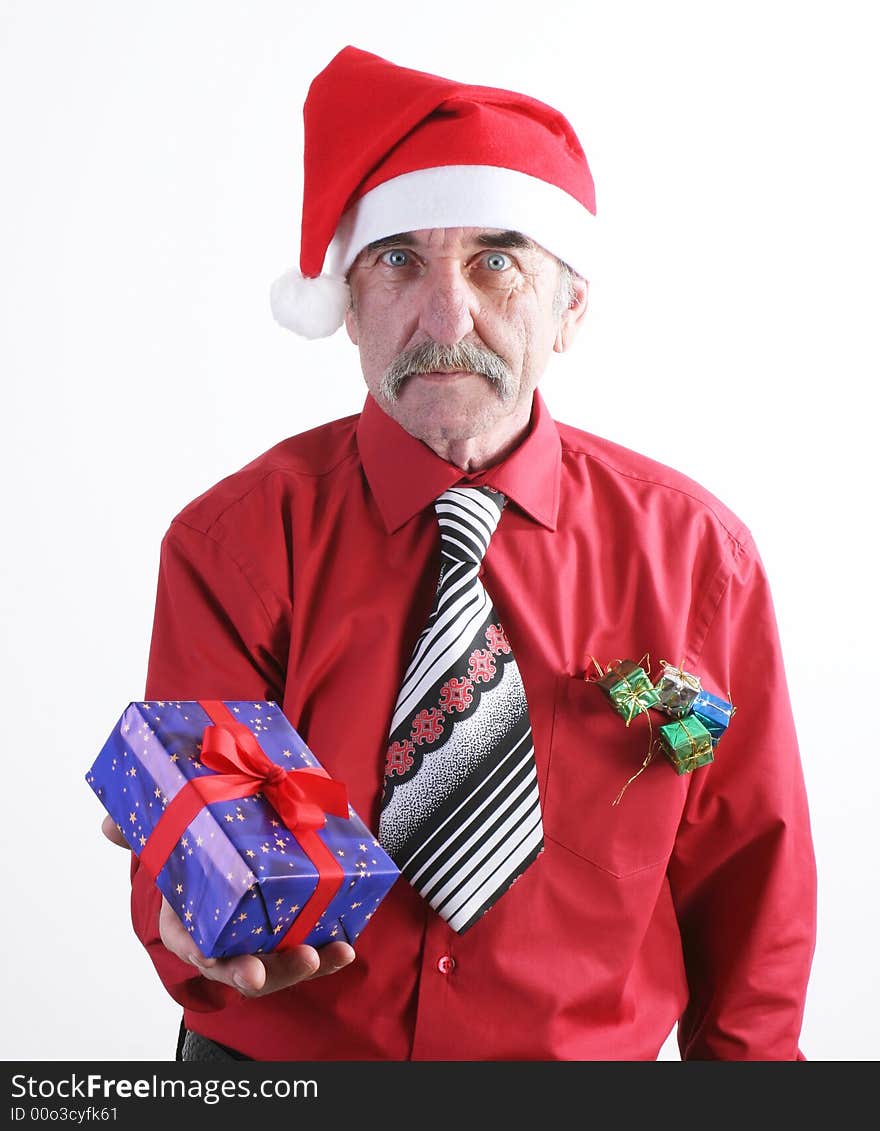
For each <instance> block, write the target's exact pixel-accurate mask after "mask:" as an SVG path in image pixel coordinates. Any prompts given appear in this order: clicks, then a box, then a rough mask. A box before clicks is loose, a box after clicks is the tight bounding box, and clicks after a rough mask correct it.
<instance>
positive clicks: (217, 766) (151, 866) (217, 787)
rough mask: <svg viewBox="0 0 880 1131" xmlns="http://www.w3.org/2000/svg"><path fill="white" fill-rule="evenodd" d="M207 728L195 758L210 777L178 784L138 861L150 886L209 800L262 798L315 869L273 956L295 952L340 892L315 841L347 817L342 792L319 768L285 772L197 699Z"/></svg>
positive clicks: (214, 704)
mask: <svg viewBox="0 0 880 1131" xmlns="http://www.w3.org/2000/svg"><path fill="white" fill-rule="evenodd" d="M199 706H200V707H201V708H202V710H203V711H204V712H205V713H206V714H207V715H208V717H209V718H210V719H211V721H212V722H213V724H214V725H213V726H206V727H205V730H204V734H203V736H202V753H201V760H202V762H203V764H204V765H206V766H208V767H209V769H212V770H215V771H216V773H214V774H212V775H211V776H210V777H204V778H195V779H193V780H191V781H188V782H187V783H186V784H185V785H183V786H182V787H181V788H180V790H178V792H177V793H176V794H175V796H174V797H173V798H172V800H171V801H170V802H169V803H168V805H167V806H166V808H165V812H164V813H163V814H162V816H161V817H160V818H159V820H158V821H157V822H156V826H155V828H154V829H153V831H152V833H151V834H150V836H149V838H148V839H147V843H146V844H145V845H144V848H143V851H142V852H141V853H140V856H139V860H140V863H141V865H142V867H144V868H146V870H147V872H148V873H149V874H150V876H152V878H153V879H154V880H155V879H156V878H157V877H158V875H159V873H160V872H161V871H162V869H163V868H164V866H165V862H166V861H167V859H168V857H169V856H170V855H171V852H172V851H173V849H174V846H175V845H176V844H177V842H178V841H179V840H180V838H181V836H183V833H184V832H185V831H186V829H187V827H188V826H189V824H190V822H191V821H192V820H193V819H194V818H195V817H196V816H197V814H198V813H199V812H200V811H201V810H202V808H203V807H204V806H205V805H209V804H210V803H211V802H213V801H233V800H235V799H236V798H239V797H252V796H253V795H254V794H255V793H262V794H263V795H264V796H265V798H266V800H267V801H268V802H269V804H270V805H271V806H272V808H273V809H274V810H275V811H276V813H277V814H278V816H279V817H280V818H281V820H282V821H283V823H284V824H285V825H286V827H287V829H288V830H289V831H290V832H291V833H293V836H294V838H295V839H296V841H297V843H298V844H299V845H300V847H301V848H302V850H303V851H304V852H305V854H306V856H307V857H308V858H309V859H310V860H311V862H312V863H313V864H314V865H315V868H316V869H317V871H318V884H317V887H316V888H315V890H314V891H313V892H312V894H311V896H310V897H309V899H308V900H307V902H306V903H305V905H304V906H303V908H302V910H301V911H300V913H299V915H298V916H297V917H296V919H294V921H293V923H291V925H290V927H289V928H288V930H287V932H286V933H285V935H284V937H283V938H282V940H281V941H280V942H279V944H278V946H276V947H274V948H273V949H274V950H286V949H288V948H289V947H292V946H296V945H297V944H298V943H301V942H302V940H303V939H304V938H305V937H306V935H308V933H309V931H311V929H312V927H314V925H315V923H317V921H318V919H320V917H321V915H323V913H324V912H325V911H326V910H327V908H328V907H329V905H330V903H331V902H332V900H333V897H334V896H335V895H336V893H337V891H338V890H339V888H340V887H341V886H342V881H343V880H344V878H345V873H344V871H343V870H342V867H341V865H340V864H339V862H338V860H337V859H336V857H335V856H334V855H333V854H332V853H331V852H330V851H329V849H328V848H327V846H326V845H325V844H324V842H323V841H322V840H321V838H320V837H319V836H318V833H317V830H318V829H320V828H323V826H324V824H325V822H326V819H327V818H326V814H327V813H332V814H333V815H334V816H336V817H347V816H348V794H347V791H346V788H345V786H344V785H343V784H342V782H336V781H333V780H332V779H331V778H330V777H329V776H328V774H327V773H326V772H325V771H324V770H322V769H320V768H319V767H311V766H308V767H303V768H301V769H296V770H285V769H284V767H283V766H278V765H276V764H275V763H274V762H273V761H272V759H271V758H269V757H268V756H267V754H266V753H265V751H264V750H263V749H262V747H261V746H260V744H259V742H258V741H257V739H256V737H255V736H254V734H253V732H252V731H250V730H249V729H248V728H247V727H246V726H245V725H244V724H243V723H240V722H238V721H237V720H236V719H235V717H234V715H233V714H232V713H231V712H230V711H229V709H228V708H227V706H226V704H225V703H222V702H221V701H220V700H215V699H200V700H199Z"/></svg>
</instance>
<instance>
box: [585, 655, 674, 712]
mask: <svg viewBox="0 0 880 1131" xmlns="http://www.w3.org/2000/svg"><path fill="white" fill-rule="evenodd" d="M596 682H597V684H598V685H599V687H600V688H601V689H602V690H603V691H604V692H605V694H606V695H607V696H608V698H609V699H610V701H611V704H612V706H613V707H614V709H615V711H617V713H618V714H619V715H621V716H622V718H623V720H624V722H625V723H626V725H627V726H629V724H630V723H631V722H632V721H633V719H634V718H635V717H636V715H639V714H641V713H642V712H643V711H647V710H648V708H649V707H655V706H656V705H657V703H658V701H659V698H658V695H657V692H656V690H655V688H654V686H653V685H652V683H651V681H650V679H649V678H648V674H647V672H646V671H645V669H644V668H642V667H640V666H639V665H638V664H636V663H635V662H634V661H633V660H618V661H617V662H616V663H614V664H611V665H610V667H609V668H608V670H607V671H606V672H605V674H604V675H603V676H602V677H601V678H600V679H598V680H596Z"/></svg>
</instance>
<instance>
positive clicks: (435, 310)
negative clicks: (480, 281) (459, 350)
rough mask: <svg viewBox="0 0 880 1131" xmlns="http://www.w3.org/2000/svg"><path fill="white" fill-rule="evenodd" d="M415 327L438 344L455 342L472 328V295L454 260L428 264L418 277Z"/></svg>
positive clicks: (473, 312)
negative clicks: (417, 316) (418, 290)
mask: <svg viewBox="0 0 880 1131" xmlns="http://www.w3.org/2000/svg"><path fill="white" fill-rule="evenodd" d="M420 298H421V309H420V313H419V329H420V330H422V331H423V332H424V333H425V334H427V335H428V337H429V338H431V339H432V340H433V341H435V342H438V343H439V344H440V345H450V346H451V345H455V343H456V342H460V341H461V339H462V338H464V337H465V336H466V335H467V334H469V333H471V331H472V330H473V328H474V314H475V313H476V305H475V303H476V296H475V295H474V292H473V290H472V288H471V287H470V286H468V284H467V282H466V280H465V279H464V278H463V277H462V274H461V270H460V268H459V266H458V264H457V263H448V264H447V263H443V264H435V265H432V268H431V270H429V271H428V273H427V275H426V276H425V278H424V279H423V280H422V294H421V296H420Z"/></svg>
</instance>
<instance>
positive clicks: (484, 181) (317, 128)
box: [271, 47, 596, 338]
mask: <svg viewBox="0 0 880 1131" xmlns="http://www.w3.org/2000/svg"><path fill="white" fill-rule="evenodd" d="M303 121H304V131H305V133H304V139H305V144H304V154H303V163H304V178H303V204H302V235H301V241H300V260H299V270H298V271H297V270H292V271H288V272H287V273H286V274H284V275H282V276H281V278H279V279H277V280H276V281H275V283H274V284H273V285H272V291H271V304H272V313H273V314H274V316H275V318H276V320H277V321H278V322H279V323H280V324H281V325H282V326H285V327H286V328H287V329H289V330H293V331H294V332H295V333H297V334H301V335H302V336H303V337H306V338H322V337H326V336H328V335H330V334H332V333H334V332H335V331H336V330H337V329H338V328H339V327H340V326H341V325H342V323H343V321H344V317H345V311H346V309H347V307H348V303H349V292H348V286H347V283H346V275H347V272H348V269H349V268H350V267H351V265H352V263H353V262H354V260H355V258H356V256H357V255H358V253H359V252H360V251H361V250H362V249H363V248H364V247H366V246H367V244H369V243H371V242H372V241H373V240H377V239H381V238H383V237H385V236H389V235H394V234H395V233H397V232H409V231H416V230H418V229H420V228H451V227H480V228H499V229H501V230H503V231H509V230H512V231H518V232H522V233H523V234H524V235H527V236H528V237H529V238H530V239H533V240H534V241H535V242H536V243H538V244H540V245H541V246H542V247H543V248H544V249H545V250H547V251H549V252H550V253H551V254H553V255H555V256H557V257H558V258H559V259H562V260H564V261H565V262H566V263H568V265H569V266H570V267H572V268H573V269H574V270H575V271H576V272H577V273H578V274H579V275H583V276H585V277H586V276H589V274H590V273H591V270H592V262H593V258H592V252H591V248H592V242H593V232H592V223H593V217H595V213H596V201H595V191H594V187H593V178H592V175H591V173H590V169H589V166H588V164H587V159H586V157H585V156H584V151H583V149H582V148H581V144H580V142H579V141H578V139H577V136H576V135H575V132H574V130H573V129H572V127H571V125H570V124H569V123H568V121H566V119H565V118H564V117H563V116H562V114H560V113H559V112H558V111H557V110H554V109H553V108H552V107H550V106H547V105H545V103H543V102H538V101H537V100H536V99H534V98H530V97H528V96H527V95H525V94H517V93H515V92H513V91H509V90H499V89H495V88H492V87H487V86H470V85H468V84H466V83H459V82H455V81H453V80H450V79H445V78H441V77H440V76H438V75H431V74H427V73H424V72H421V71H413V70H409V69H407V68H405V67H398V66H395V65H394V64H393V63H389V62H388V61H387V60H385V59H381V58H379V57H378V56H377V55H371V54H369V53H368V52H366V51H361V50H359V49H358V48H356V47H345V48H343V49H342V50H341V51H340V52H339V53H338V54H337V55H336V56H335V57H334V58H333V59H331V61H330V62H329V63H328V65H327V66H326V67H325V68H324V70H323V71H321V72H320V74H318V75H317V76H316V77H315V79H314V80H313V81H312V83H311V86H310V87H309V92H308V95H307V97H306V101H305V105H304V107H303Z"/></svg>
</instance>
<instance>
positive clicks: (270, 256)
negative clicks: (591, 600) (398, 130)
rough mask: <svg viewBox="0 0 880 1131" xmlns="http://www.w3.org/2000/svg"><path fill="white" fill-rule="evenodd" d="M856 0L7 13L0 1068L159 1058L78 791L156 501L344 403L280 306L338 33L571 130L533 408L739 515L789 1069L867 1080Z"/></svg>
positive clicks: (872, 684)
mask: <svg viewBox="0 0 880 1131" xmlns="http://www.w3.org/2000/svg"><path fill="white" fill-rule="evenodd" d="M873 7H874V5H873V4H872V3H870V2H868V0H865V2H864V3H858V2H855V0H850V2H848V0H835V2H833V3H811V2H809V0H806V2H800V3H795V2H794V0H792V2H791V3H788V2H785V0H760V2H755V0H739V2H738V3H736V4H732V3H731V4H721V3H706V2H700V0H692V2H686V0H669V2H667V3H653V2H649V0H644V2H633V0H630V2H627V0H623V2H619V0H615V2H613V3H612V2H610V0H599V2H592V0H572V2H563V0H555V2H554V3H552V4H546V5H544V4H538V3H532V4H526V3H516V2H511V0H507V2H504V3H497V4H496V3H485V2H484V3H475V2H474V0H466V2H462V0H446V2H445V3H443V4H442V5H417V4H412V3H410V2H406V3H403V2H391V3H375V2H374V3H363V2H362V0H358V2H356V3H355V2H349V0H341V2H340V0H336V3H334V4H332V5H330V4H315V3H313V2H308V3H305V2H301V0H288V2H280V0H262V2H259V0H258V2H254V3H249V4H245V3H239V2H234V0H210V2H209V0H204V2H201V0H199V2H195V0H175V2H168V0H152V2H150V3H143V2H141V0H137V2H134V0H79V2H78V3H75V4H73V3H66V2H64V0H55V2H48V0H2V2H0V107H2V110H0V320H2V322H0V379H2V401H0V413H2V416H0V419H2V424H3V427H2V444H0V458H2V498H3V521H2V528H0V529H2V537H3V550H2V554H0V580H2V586H0V608H2V649H3V651H2V672H0V688H2V706H3V726H4V738H3V741H2V773H3V775H4V785H3V789H2V814H3V819H2V822H0V829H2V836H3V844H2V865H0V866H2V887H0V901H2V907H3V915H2V938H3V942H2V946H3V952H4V953H3V959H2V975H0V976H2V980H3V982H2V985H3V1016H4V1021H3V1024H2V1025H0V1057H2V1058H4V1059H7V1060H10V1059H25V1060H61V1059H68V1058H71V1059H81V1060H85V1059H89V1058H95V1059H119V1060H144V1059H170V1058H172V1057H173V1052H174V1043H175V1037H176V1030H177V1022H178V1017H179V1013H178V1009H177V1007H176V1005H175V1004H174V1003H173V1002H172V1001H171V999H170V998H168V997H166V996H165V993H164V991H163V990H162V988H161V986H160V984H159V982H158V980H157V978H156V977H155V975H154V973H153V970H152V966H151V965H150V963H149V961H148V959H147V957H146V954H145V953H144V952H143V951H142V949H141V948H140V944H139V943H138V942H137V941H136V939H135V937H134V935H133V933H132V931H131V928H130V925H129V920H128V869H127V860H126V857H125V855H124V854H123V853H122V851H121V850H119V849H117V848H114V847H113V846H111V845H109V844H108V843H107V842H106V841H105V840H104V839H103V837H102V836H101V834H100V832H99V824H100V820H101V816H102V813H103V810H102V809H101V807H100V805H99V804H98V802H97V800H96V798H95V797H94V795H93V794H92V793H91V791H90V790H89V788H88V787H87V786H86V785H85V782H84V774H85V771H86V770H87V769H88V767H89V766H90V765H91V762H92V760H93V758H94V757H95V755H96V754H97V752H98V750H99V749H100V747H101V745H102V744H103V742H104V740H105V738H106V737H107V735H108V733H109V731H110V730H111V728H112V726H113V725H114V723H115V722H116V719H117V717H118V715H119V714H120V713H121V711H122V709H123V708H124V706H125V705H126V704H127V703H128V702H129V701H130V700H132V699H138V698H140V697H141V696H142V693H143V683H144V676H145V668H146V655H147V646H148V640H149V632H150V624H151V617H152V606H153V597H154V587H155V581H156V570H157V563H158V549H159V542H160V539H161V537H162V534H163V533H164V531H165V528H166V526H167V525H168V522H169V521H170V519H171V518H172V516H173V515H174V514H175V513H176V512H177V511H178V510H179V509H180V508H181V507H182V506H183V505H184V504H185V503H186V502H188V501H189V500H190V499H191V498H192V497H194V496H195V495H196V494H198V493H200V492H201V491H202V490H204V489H205V488H207V487H208V486H210V485H211V484H212V483H214V482H215V481H216V480H218V479H219V478H221V477H222V476H223V475H225V474H227V473H228V472H230V471H233V470H235V469H236V468H238V467H239V466H241V465H242V464H243V463H245V462H247V461H248V460H250V459H251V458H252V457H253V456H255V455H256V454H258V453H259V452H261V451H263V450H264V449H265V448H268V447H269V446H271V445H272V444H274V443H275V442H276V441H277V440H279V439H281V438H283V437H284V436H286V435H290V434H293V433H295V432H299V431H302V430H304V429H306V428H309V427H311V426H313V425H315V424H318V423H321V422H323V421H325V420H328V419H332V418H334V417H336V416H340V415H345V414H348V413H350V412H355V411H358V409H359V408H360V405H361V403H362V399H363V392H364V390H363V386H362V382H361V378H360V374H359V369H358V366H357V355H356V352H355V350H354V347H352V346H351V345H350V344H349V343H348V341H347V339H345V338H344V335H343V334H339V335H337V336H336V337H334V338H332V339H328V340H325V341H322V342H313V343H310V342H305V341H301V340H298V339H296V338H295V337H294V336H293V335H291V334H290V333H288V332H287V331H284V330H282V329H281V328H280V327H278V326H277V325H276V324H275V323H274V321H273V320H272V318H271V315H270V313H269V308H268V287H269V284H270V282H271V280H272V279H274V278H275V276H276V275H278V274H280V273H281V272H282V271H283V270H285V269H286V268H287V267H288V266H290V265H292V264H294V263H295V262H296V260H297V255H298V223H299V214H298V202H299V187H300V176H301V172H300V170H301V166H300V162H301V142H302V133H301V107H302V101H303V98H304V96H305V93H306V89H307V86H308V83H309V81H310V80H311V78H312V76H313V75H314V74H315V73H316V72H317V71H318V70H320V69H321V68H322V67H323V66H324V65H325V64H326V63H327V62H328V61H329V59H330V58H331V57H332V56H333V55H334V54H335V53H336V51H337V50H339V49H340V48H341V47H343V46H344V45H345V44H347V43H351V44H354V45H356V46H359V47H361V48H363V49H366V50H369V51H373V52H375V53H376V54H379V55H383V56H385V57H386V58H389V59H391V60H393V61H394V62H397V63H400V64H402V65H405V66H410V67H415V68H417V69H421V70H428V71H433V72H435V73H441V74H446V75H448V76H450V77H454V78H458V79H461V80H464V81H469V82H477V83H485V84H487V85H493V86H505V87H512V88H514V89H518V90H523V91H526V92H528V93H530V94H532V95H534V96H536V97H538V98H541V99H542V100H543V101H546V102H549V103H551V104H553V105H555V106H557V107H558V108H559V109H561V110H562V111H563V112H564V113H565V114H566V115H567V116H568V117H569V119H570V120H571V122H572V124H573V125H574V126H575V129H576V130H577V132H578V134H579V136H580V137H581V139H582V141H583V144H584V147H585V149H586V151H587V155H588V157H589V160H590V163H591V166H592V169H593V173H594V176H595V179H596V183H597V195H598V206H599V217H600V221H601V231H602V233H603V256H602V258H601V260H600V261H598V262H597V266H596V271H595V273H594V276H593V278H592V309H591V312H590V314H589V316H588V321H587V325H586V327H585V330H584V332H583V334H582V336H581V339H580V341H579V342H578V344H577V346H576V348H575V349H574V351H573V352H572V353H571V354H570V355H567V356H566V357H564V358H555V359H554V360H553V362H551V368H550V369H549V370H548V373H547V375H546V378H545V381H544V385H543V390H544V394H545V397H546V399H547V401H548V402H549V404H550V407H551V409H552V410H553V412H554V414H555V415H556V416H557V417H558V418H560V419H562V420H565V421H567V422H569V423H571V424H574V425H577V426H579V427H581V428H584V429H586V430H588V431H592V432H595V433H599V434H600V435H605V436H608V437H610V438H611V439H614V440H616V441H617V442H619V443H622V444H625V445H627V446H629V447H632V448H636V449H638V450H640V451H642V452H644V453H646V454H647V455H650V456H652V457H653V458H655V459H658V460H661V461H663V462H665V463H669V464H671V465H673V466H675V467H677V468H678V469H679V470H681V471H684V472H685V473H687V474H688V475H690V476H692V477H693V478H695V479H698V480H700V481H701V482H702V483H703V484H704V485H705V486H706V487H708V488H709V489H710V490H711V491H713V492H714V493H716V494H717V495H719V496H720V497H721V498H722V499H723V500H724V501H725V502H726V503H727V504H728V505H729V506H730V507H731V508H732V509H733V510H734V511H736V512H737V513H738V514H739V515H740V517H741V518H742V519H744V521H745V522H746V523H747V524H748V525H749V526H750V528H751V529H752V531H753V533H754V535H755V538H756V541H757V543H758V546H759V548H760V550H761V553H762V556H763V558H764V561H765V565H766V567H767V570H768V573H769V575H770V579H771V584H772V586H773V591H774V596H775V600H776V607H777V615H778V619H779V626H780V633H781V637H782V642H783V650H784V654H785V657H786V663H787V668H788V674H789V681H790V689H791V695H792V700H793V705H794V710H795V715H796V719H797V722H798V730H799V735H800V740H801V748H802V755H803V760H804V768H805V773H806V777H807V786H808V790H809V794H810V797H811V804H812V816H813V825H814V835H815V843H816V851H817V857H818V867H819V883H820V903H819V914H820V918H819V936H818V946H817V951H816V957H815V963H814V966H813V975H812V981H811V985H810V991H809V998H808V1004H807V1011H806V1018H805V1022H804V1028H803V1035H802V1047H803V1050H804V1052H805V1054H806V1055H807V1057H808V1059H811V1060H876V1059H878V1053H880V1033H878V1021H877V1017H878V1014H880V975H878V968H880V964H878V962H877V959H876V943H877V936H878V926H880V924H878V908H877V904H878V900H877V891H878V884H877V858H878V840H877V835H876V830H877V825H878V803H880V790H878V770H877V733H878V727H880V715H878V711H877V702H878V696H877V690H876V681H877V675H876V670H875V669H876V664H877V660H878V643H880V634H878V629H880V625H878V618H877V602H876V599H875V589H876V585H877V577H876V573H877V563H876V559H875V555H874V545H875V536H874V527H875V519H876V513H877V506H876V496H877V478H876V472H875V469H876V462H877V450H878V447H880V436H878V428H877V417H876V411H875V409H874V407H873V399H872V398H873V392H874V387H875V385H876V383H877V379H878V376H880V372H878V370H880V366H878V346H877V338H878V317H877V312H878V306H880V303H878V299H880V291H878V259H880V256H878V252H880V241H878V221H877V203H878V199H880V192H878V190H880V183H878V165H877V156H876V151H877V134H876V119H877V109H878V104H880V103H878V97H880V89H878V79H877V73H878V68H877V52H878V42H877V37H876V35H875V33H874V31H873V24H872V21H871V18H870V16H871V12H872V9H873ZM754 662H755V664H760V656H755V659H754ZM675 1057H676V1054H675V1052H674V1049H673V1048H672V1046H671V1043H670V1042H667V1046H666V1047H665V1049H664V1052H663V1059H675Z"/></svg>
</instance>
